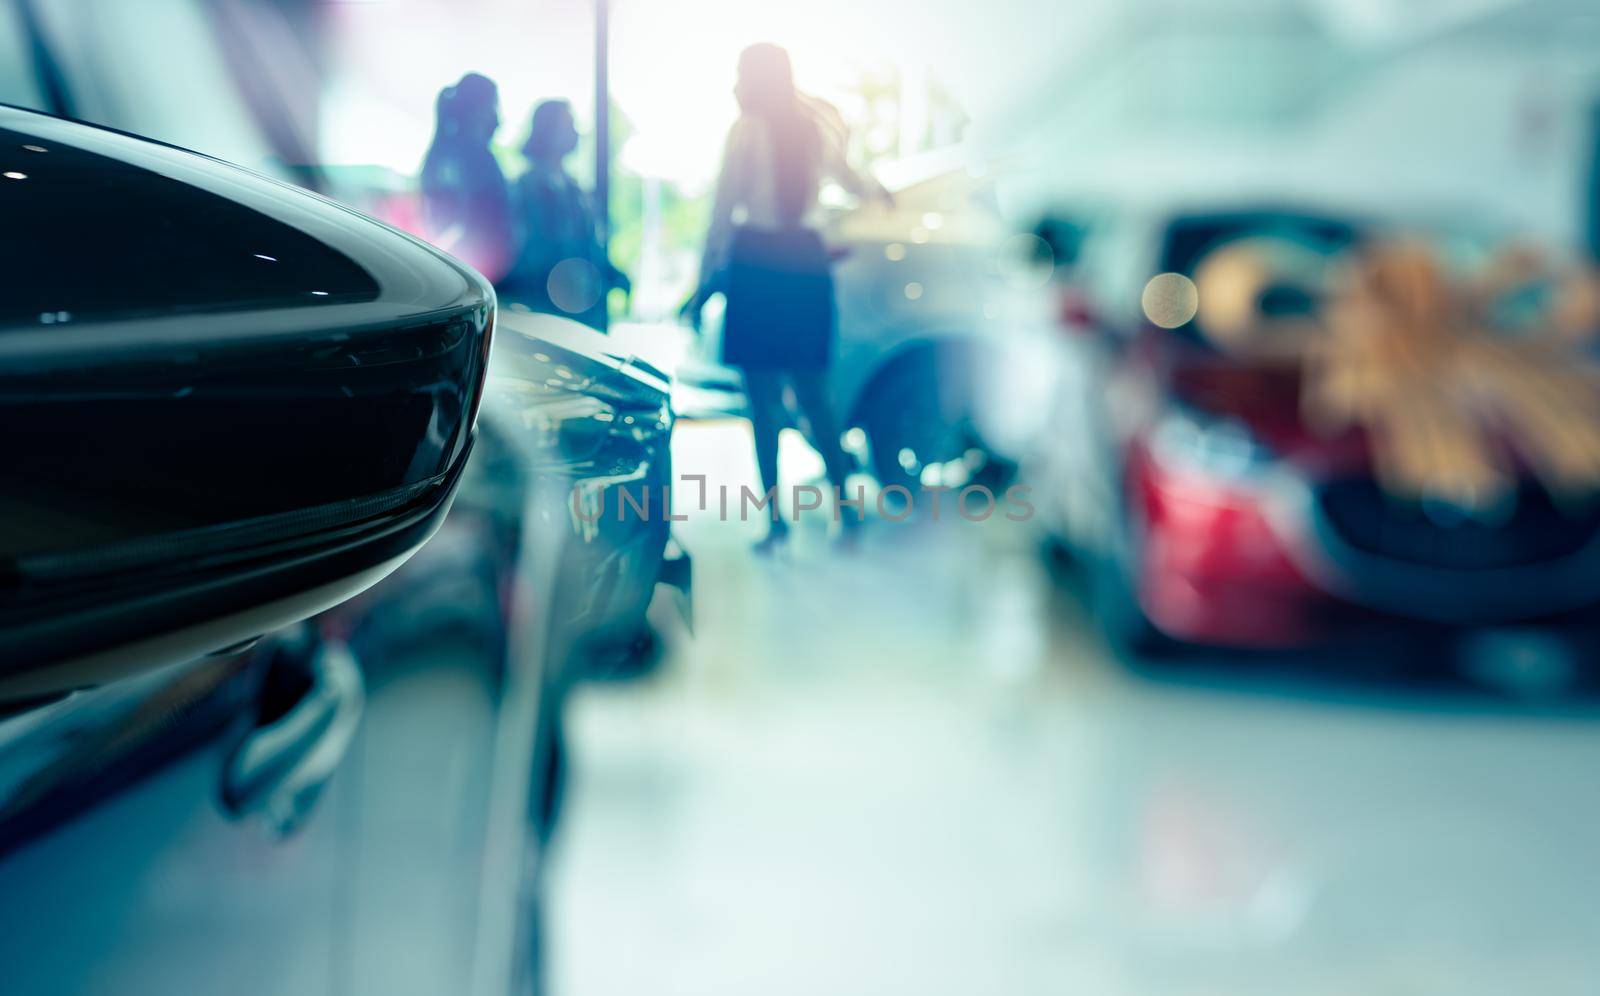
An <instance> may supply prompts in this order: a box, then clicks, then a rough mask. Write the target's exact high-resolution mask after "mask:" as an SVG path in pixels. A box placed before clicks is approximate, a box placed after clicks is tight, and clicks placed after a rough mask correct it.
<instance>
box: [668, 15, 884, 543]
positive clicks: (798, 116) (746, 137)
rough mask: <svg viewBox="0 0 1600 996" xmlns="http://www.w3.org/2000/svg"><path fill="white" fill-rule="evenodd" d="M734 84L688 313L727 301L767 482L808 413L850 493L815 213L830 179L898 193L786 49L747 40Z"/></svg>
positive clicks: (726, 329) (849, 518)
mask: <svg viewBox="0 0 1600 996" xmlns="http://www.w3.org/2000/svg"><path fill="white" fill-rule="evenodd" d="M734 95H735V97H736V98H737V99H738V102H739V110H740V114H739V118H738V120H737V121H735V122H734V124H733V127H732V128H731V129H730V130H729V132H728V139H727V143H726V145H725V146H724V149H723V154H722V170H721V173H720V175H719V176H718V179H717V187H716V196H715V199H714V201H713V206H712V212H711V222H710V227H709V229H708V230H707V232H706V245H705V253H704V255H703V257H702V259H701V265H700V281H699V285H698V287H697V289H696V290H695V292H694V294H693V295H691V296H690V298H689V300H688V302H687V303H686V304H685V305H684V306H683V315H684V317H686V318H687V319H688V320H689V321H690V323H691V324H692V325H694V326H695V327H696V328H698V327H699V323H700V313H701V310H702V309H703V308H704V306H705V304H706V301H707V300H708V299H709V298H710V297H711V296H712V295H713V294H716V293H719V292H720V293H721V294H722V295H723V296H724V298H725V299H726V301H727V308H726V310H725V311H724V315H723V331H722V354H723V357H722V358H723V362H724V363H727V364H728V365H729V366H733V367H738V368H739V369H740V370H741V372H742V373H743V374H744V382H745V395H746V397H747V399H748V401H749V405H750V423H751V427H752V429H753V430H754V432H755V448H756V463H757V465H758V466H759V468H760V471H761V485H762V487H763V488H764V489H766V490H768V491H771V490H772V489H775V488H776V487H777V486H778V437H779V433H780V432H781V431H782V430H783V428H784V426H785V425H788V424H794V423H793V422H792V419H791V416H792V415H798V419H797V420H796V421H797V427H798V428H800V429H801V431H802V432H803V433H804V434H805V436H806V438H807V440H808V441H809V442H810V443H811V445H812V446H813V447H814V448H815V449H816V450H817V452H818V453H820V454H821V455H822V459H823V462H824V464H825V465H826V467H827V471H828V480H829V481H830V482H831V483H832V484H833V485H834V486H835V487H837V488H838V489H839V490H840V491H841V492H843V489H844V486H845V475H846V474H847V473H848V471H849V465H848V461H847V458H846V457H845V454H844V451H843V449H842V448H841V446H840V443H839V431H838V428H837V426H836V425H835V423H834V419H833V414H832V410H831V409H830V407H829V404H828V391H827V381H828V364H829V361H830V359H831V354H832V352H833V340H834V325H835V309H834V295H833V276H832V273H831V272H830V270H829V267H830V265H831V263H832V262H833V257H832V256H831V254H830V253H829V250H828V248H827V247H826V246H825V245H824V244H823V241H822V236H821V234H820V233H819V232H818V231H817V229H816V227H815V225H814V222H813V215H814V214H815V213H816V209H817V206H818V194H819V192H820V190H821V186H822V182H823V180H824V179H832V180H834V181H835V182H837V183H838V184H839V185H840V186H842V187H844V188H845V189H846V190H848V191H849V192H851V193H853V194H855V195H856V196H858V197H863V198H865V197H869V196H875V197H881V198H883V199H884V200H888V198H889V195H888V192H887V191H885V190H884V189H883V187H882V186H881V185H879V184H878V183H877V182H876V181H875V180H872V179H870V178H869V177H866V176H863V175H862V174H860V173H858V172H856V171H855V170H854V169H852V168H851V167H850V166H849V164H848V163H847V162H846V160H845V150H844V146H845V137H846V136H845V128H844V123H843V120H842V118H841V117H840V116H839V114H838V112H837V111H836V110H834V109H833V108H832V107H831V106H829V105H827V104H825V103H823V102H822V101H819V100H815V99H813V98H811V97H808V96H806V95H804V94H802V93H800V92H799V91H798V90H797V89H796V88H795V84H794V70H793V67H792V66H791V64H790V61H789V54H788V52H786V51H784V50H783V49H782V48H780V47H778V46H777V45H772V44H766V43H763V44H758V45H752V46H750V47H749V48H747V49H745V50H744V52H743V53H742V54H741V55H740V56H739V71H738V82H737V84H736V85H735V87H734ZM791 409H798V411H791ZM774 507H776V506H774ZM839 518H840V520H841V522H842V523H843V526H844V529H845V535H846V537H853V536H854V535H855V530H854V527H855V526H856V525H858V524H859V519H858V518H857V517H856V515H855V514H854V513H853V512H850V511H848V510H845V509H840V514H839ZM788 531H789V527H788V524H787V523H786V522H784V521H783V519H782V517H781V516H779V517H778V518H777V519H776V520H775V521H774V522H773V523H772V525H771V528H770V530H769V531H768V533H767V536H766V537H765V538H764V539H763V540H762V541H761V542H760V543H759V544H757V547H756V549H757V551H758V552H767V551H769V550H771V549H773V548H774V547H776V546H777V545H779V544H781V543H783V541H784V540H785V539H786V538H787V537H788Z"/></svg>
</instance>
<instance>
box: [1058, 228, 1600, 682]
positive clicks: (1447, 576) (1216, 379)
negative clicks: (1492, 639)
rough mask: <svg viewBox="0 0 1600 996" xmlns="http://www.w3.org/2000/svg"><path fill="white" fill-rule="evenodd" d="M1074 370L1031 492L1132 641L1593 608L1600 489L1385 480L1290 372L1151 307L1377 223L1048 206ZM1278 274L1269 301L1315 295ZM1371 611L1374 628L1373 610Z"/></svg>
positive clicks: (1341, 244)
mask: <svg viewBox="0 0 1600 996" xmlns="http://www.w3.org/2000/svg"><path fill="white" fill-rule="evenodd" d="M1040 231H1041V234H1043V235H1044V237H1045V238H1046V239H1047V240H1048V241H1052V242H1055V243H1057V245H1058V246H1059V247H1060V248H1059V250H1058V264H1059V265H1060V272H1061V273H1062V275H1063V276H1062V279H1061V280H1060V283H1059V291H1060V317H1061V322H1062V324H1063V327H1064V329H1065V331H1066V333H1067V334H1066V335H1065V336H1064V341H1063V343H1062V349H1063V351H1064V354H1065V355H1066V357H1067V363H1066V364H1065V368H1066V371H1067V373H1066V375H1065V378H1066V382H1065V383H1064V384H1063V387H1062V390H1061V392H1060V397H1061V401H1060V409H1061V410H1060V412H1059V413H1058V417H1057V420H1056V424H1057V425H1058V426H1061V427H1062V429H1063V431H1062V432H1060V434H1059V436H1058V437H1057V438H1056V439H1055V440H1053V441H1052V444H1051V446H1050V449H1049V453H1048V454H1047V456H1046V457H1045V459H1044V460H1043V466H1044V469H1043V471H1042V479H1041V484H1042V485H1043V486H1041V487H1040V488H1039V489H1038V490H1039V491H1040V495H1039V497H1040V498H1041V499H1042V502H1041V508H1042V510H1043V512H1044V514H1045V515H1046V516H1047V517H1048V518H1049V520H1050V522H1049V526H1050V529H1051V532H1052V533H1053V535H1054V536H1055V537H1056V538H1057V539H1058V540H1059V541H1060V542H1061V544H1062V545H1064V547H1065V548H1066V550H1067V551H1068V552H1069V553H1071V554H1073V555H1074V556H1075V557H1077V558H1078V559H1081V560H1082V561H1083V562H1084V563H1085V564H1086V565H1087V566H1088V567H1089V568H1090V571H1089V574H1090V577H1091V578H1092V588H1093V593H1094V600H1095V605H1096V611H1097V614H1098V615H1099V617H1100V619H1101V620H1102V622H1103V623H1104V625H1105V626H1106V628H1107V629H1108V631H1109V632H1110V635H1111V637H1112V639H1113V642H1114V643H1116V644H1118V645H1120V646H1121V647H1122V648H1123V649H1125V650H1128V651H1132V652H1150V651H1153V650H1158V649H1170V648H1172V647H1173V646H1175V645H1182V644H1198V645H1207V646H1217V647H1253V648H1288V647H1303V646H1310V645H1320V644H1327V643H1329V642H1334V641H1339V640H1342V639H1344V638H1347V637H1351V636H1356V635H1365V634H1370V633H1373V632H1381V633H1383V634H1385V635H1390V636H1392V635H1394V634H1397V633H1401V632H1409V633H1411V634H1413V635H1416V636H1419V637H1421V638H1422V639H1423V640H1424V641H1426V643H1427V644H1428V645H1430V646H1431V647H1434V648H1443V647H1446V646H1448V645H1449V644H1450V642H1451V638H1452V637H1453V636H1454V635H1455V634H1458V633H1461V632H1464V631H1467V630H1470V629H1475V628H1493V627H1509V626H1523V625H1528V624H1534V623H1538V624H1545V623H1549V622H1552V621H1560V622H1562V623H1568V622H1575V623H1578V624H1580V629H1582V630H1586V628H1587V627H1586V626H1582V624H1583V622H1584V614H1585V613H1584V610H1586V609H1587V608H1588V607H1589V606H1591V605H1593V604H1594V603H1595V602H1597V601H1600V505H1597V504H1596V503H1592V502H1591V503H1589V504H1587V505H1582V506H1577V507H1573V506H1571V505H1570V504H1566V503H1558V502H1557V501H1555V500H1554V499H1553V498H1552V496H1551V495H1550V494H1549V493H1548V492H1547V491H1545V489H1544V488H1543V487H1542V486H1541V485H1539V484H1538V483H1537V482H1536V481H1534V480H1532V479H1531V478H1530V479H1524V480H1522V481H1521V482H1519V484H1518V486H1517V489H1516V493H1515V496H1514V500H1512V501H1510V502H1507V503H1506V505H1505V507H1503V508H1500V509H1497V510H1496V513H1495V514H1494V515H1492V516H1490V515H1482V514H1475V513H1472V512H1469V511H1467V510H1464V509H1459V508H1454V507H1451V506H1449V505H1448V504H1442V503H1425V502H1420V501H1408V500H1402V499H1398V498H1395V497H1393V496H1390V495H1388V494H1386V493H1385V492H1384V491H1383V490H1382V489H1381V488H1380V487H1379V485H1378V483H1377V482H1376V481H1375V480H1374V478H1373V474H1372V470H1371V464H1370V456H1369V449H1368V445H1367V441H1366V440H1365V438H1364V437H1363V435H1362V434H1361V433H1360V432H1359V431H1356V430H1350V431H1348V432H1345V433H1342V434H1340V435H1338V436H1334V437H1324V436H1319V435H1316V434H1314V433H1312V432H1311V431H1309V430H1308V429H1307V427H1306V426H1305V425H1304V424H1303V422H1302V421H1301V418H1300V376H1299V372H1298V369H1297V368H1295V367H1293V366H1286V365H1277V366H1269V365H1265V364H1257V363H1252V362H1250V361H1247V360H1242V359H1239V358H1237V357H1233V356H1229V355H1225V354H1224V353H1222V352H1221V351H1219V350H1218V349H1216V348H1215V347H1214V346H1212V345H1211V344H1210V343H1209V341H1208V339H1207V338H1206V336H1205V334H1204V332H1203V330H1201V329H1199V328H1198V327H1197V322H1198V320H1197V319H1195V320H1190V321H1187V322H1184V323H1183V324H1181V325H1179V326H1178V327H1177V328H1172V329H1167V328H1161V327H1158V326H1157V325H1156V324H1155V323H1153V322H1152V321H1151V320H1150V318H1149V317H1147V316H1146V315H1145V313H1144V311H1143V310H1142V308H1141V303H1140V302H1141V293H1142V291H1143V289H1144V287H1145V286H1146V283H1147V282H1148V281H1149V280H1151V278H1153V277H1155V276H1156V275H1158V274H1164V273H1176V274H1181V275H1183V276H1192V275H1193V274H1194V271H1195V268H1196V266H1197V265H1198V264H1199V263H1200V261H1201V260H1202V259H1203V258H1204V257H1205V256H1206V255H1207V254H1209V253H1210V252H1212V251H1213V250H1215V249H1217V248H1219V247H1221V246H1223V245H1226V244H1228V243H1232V242H1235V241H1237V240H1241V239H1259V238H1270V239H1274V240H1280V241H1287V242H1290V243H1293V244H1294V245H1296V246H1300V247H1304V248H1305V249H1308V250H1310V251H1311V253H1312V254H1313V255H1315V256H1321V257H1324V258H1326V259H1327V260H1328V261H1330V263H1331V261H1332V260H1333V259H1334V258H1335V257H1336V256H1338V255H1339V254H1340V253H1342V252H1343V251H1344V250H1346V249H1349V248H1351V247H1352V246H1354V245H1356V244H1357V243H1359V242H1360V241H1361V240H1363V239H1364V238H1365V237H1366V236H1367V235H1368V234H1370V233H1372V232H1373V231H1374V228H1373V226H1369V225H1367V224H1365V223H1362V222H1358V221H1356V220H1352V219H1348V218H1340V217H1333V216H1327V215H1320V214H1315V213H1308V212H1302V211H1295V210H1284V209H1279V208H1273V207H1247V208H1240V209H1233V208H1230V209H1227V210H1220V211H1193V212H1190V211H1171V210H1163V211H1159V212H1150V213H1147V214H1143V215H1140V214H1135V213H1129V214H1126V215H1123V216H1119V217H1117V218H1114V219H1110V220H1106V221H1088V222H1084V221H1082V220H1074V221H1066V220H1055V221H1053V222H1052V223H1050V224H1049V225H1047V226H1041V230H1040ZM1314 304H1315V302H1314V301H1312V300H1310V299H1309V298H1308V297H1307V296H1306V295H1305V293H1304V292H1297V291H1295V290H1294V289H1293V288H1288V287H1285V288H1281V289H1269V290H1268V291H1267V293H1266V294H1265V295H1264V296H1263V299H1262V307H1263V308H1264V309H1272V310H1276V311H1278V312H1280V313H1294V312H1296V311H1302V312H1303V311H1305V310H1307V309H1310V308H1312V307H1313V306H1314ZM1374 624H1375V625H1374Z"/></svg>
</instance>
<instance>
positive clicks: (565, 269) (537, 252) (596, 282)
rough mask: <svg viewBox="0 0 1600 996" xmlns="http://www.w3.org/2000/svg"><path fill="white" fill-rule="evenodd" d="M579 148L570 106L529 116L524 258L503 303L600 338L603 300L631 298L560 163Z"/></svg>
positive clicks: (556, 104) (588, 204) (519, 191)
mask: <svg viewBox="0 0 1600 996" xmlns="http://www.w3.org/2000/svg"><path fill="white" fill-rule="evenodd" d="M577 147H578V129H577V126H576V124H575V123H574V122H573V118H572V106H571V105H570V104H568V103H567V102H566V101H565V100H547V101H544V102H543V103H541V104H540V105H539V106H538V107H536V108H534V111H533V121H532V124H531V125H530V127H529V130H528V141H527V144H525V145H524V146H523V147H522V154H523V155H524V156H526V157H527V159H528V169H527V172H525V173H523V174H522V177H521V178H520V179H519V180H518V181H517V184H516V190H515V207H516V212H517V221H518V228H519V232H518V235H519V239H520V243H521V250H520V251H519V252H518V254H517V260H516V262H515V264H513V266H512V269H511V275H510V277H509V278H508V279H507V281H506V285H505V288H504V294H505V296H507V297H509V298H511V299H513V300H516V301H520V302H522V303H524V304H526V305H528V306H529V307H530V308H533V309H534V310H536V311H546V312H550V313H552V314H557V315H570V316H571V317H573V318H576V319H578V320H579V321H581V322H583V323H584V324H585V325H590V326H592V327H594V328H597V329H601V330H604V328H605V321H606V293H607V292H608V291H610V290H611V289H612V288H613V287H620V288H622V290H623V291H624V292H627V291H629V290H631V288H632V285H631V284H630V282H629V280H628V278H627V276H626V275H625V274H624V273H623V272H622V271H621V270H619V269H617V268H616V267H615V266H612V265H611V260H610V259H609V258H608V257H607V255H606V252H605V249H604V247H603V246H602V245H601V242H600V231H599V227H598V226H597V225H596V222H595V211H594V205H593V203H592V201H591V199H590V197H589V194H588V192H587V191H585V190H584V189H583V188H582V187H581V186H579V185H578V182H577V181H576V180H574V179H573V178H572V176H571V175H570V174H568V173H567V171H566V169H565V167H564V166H563V163H564V162H565V160H566V158H567V157H568V156H570V155H571V154H572V152H573V150H575V149H576V148H577Z"/></svg>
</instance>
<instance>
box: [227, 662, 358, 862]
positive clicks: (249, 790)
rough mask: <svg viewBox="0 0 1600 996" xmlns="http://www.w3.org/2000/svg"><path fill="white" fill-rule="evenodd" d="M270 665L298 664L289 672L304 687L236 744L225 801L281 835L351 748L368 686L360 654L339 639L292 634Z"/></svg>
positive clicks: (301, 816)
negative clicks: (260, 820) (293, 670)
mask: <svg viewBox="0 0 1600 996" xmlns="http://www.w3.org/2000/svg"><path fill="white" fill-rule="evenodd" d="M271 666H272V667H273V668H291V669H296V670H297V671H298V672H299V673H297V674H295V675H293V676H292V677H293V679H295V683H296V686H297V687H299V688H302V689H303V692H302V693H301V694H300V695H299V696H298V697H297V698H296V699H295V700H294V701H293V703H292V704H290V705H289V706H288V707H287V708H285V709H283V710H282V711H281V712H280V713H278V714H277V715H275V716H274V717H273V718H272V719H271V720H270V721H268V722H263V723H261V724H260V725H258V726H256V727H255V728H253V729H252V730H251V731H250V732H249V733H248V734H246V735H245V738H244V740H243V741H241V742H240V743H239V745H238V747H236V748H235V749H234V751H233V753H232V754H231V755H230V756H229V758H228V761H227V763H226V764H225V765H224V767H223V773H222V803H223V806H224V807H225V808H226V809H227V811H228V812H229V813H230V814H232V815H234V816H236V817H240V818H245V817H250V816H257V817H259V818H261V819H262V820H263V821H264V822H265V823H266V825H267V827H268V828H269V829H270V830H271V831H272V832H273V833H274V834H276V835H278V836H280V837H284V836H288V835H290V834H292V833H294V832H295V831H296V830H297V829H299V828H300V826H301V825H302V824H303V823H304V822H305V819H306V817H307V816H308V815H309V814H310V812H311V808H312V807H313V806H314V805H315V804H316V801H317V799H318V798H319V797H320V796H321V794H322V790H323V788H324V787H325V786H326V785H327V784H328V781H329V779H331V778H332V777H333V773H334V771H335V770H336V769H337V768H338V767H339V762H340V761H342V760H343V759H344V756H345V754H346V752H347V751H348V750H349V749H350V744H351V743H352V742H353V741H354V739H355V734H356V729H357V727H358V726H359V725H360V723H361V712H362V709H363V707H364V706H365V704H366V689H365V684H364V682H363V681H362V677H361V666H360V664H359V663H357V661H356V658H355V655H354V654H353V653H351V651H350V648H349V647H348V646H346V645H345V644H344V643H343V642H341V641H338V640H330V639H324V638H321V637H317V636H310V635H307V636H306V638H304V639H299V640H294V641H292V644H291V647H290V649H287V650H285V651H283V652H281V653H278V654H276V655H275V657H274V660H273V662H272V665H271ZM280 677H281V675H280ZM272 678H273V675H272V674H271V673H269V675H268V681H269V682H270V681H271V680H272Z"/></svg>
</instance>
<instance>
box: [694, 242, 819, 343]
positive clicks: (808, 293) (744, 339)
mask: <svg viewBox="0 0 1600 996" xmlns="http://www.w3.org/2000/svg"><path fill="white" fill-rule="evenodd" d="M828 264H829V259H828V250H827V247H825V246H824V245H823V244H822V238H821V236H819V235H818V234H817V233H816V232H814V231H812V230H811V229H809V228H794V229H788V230H784V231H773V230H769V229H758V228H741V229H739V230H738V231H737V232H736V233H735V234H734V238H733V246H732V248H731V250H730V253H729V262H728V268H727V271H726V274H725V279H726V281H727V282H726V285H725V286H724V288H723V290H724V293H725V294H726V295H727V298H728V309H727V312H726V315H725V317H724V319H723V325H722V360H723V362H724V363H726V364H728V365H729V366H734V367H750V368H755V369H778V370H820V369H823V368H825V367H826V366H827V365H828V359H829V355H830V354H831V353H832V351H833V336H834V303H833V275H832V274H831V273H830V272H829V269H828Z"/></svg>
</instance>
